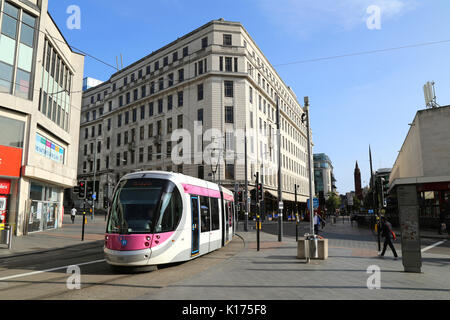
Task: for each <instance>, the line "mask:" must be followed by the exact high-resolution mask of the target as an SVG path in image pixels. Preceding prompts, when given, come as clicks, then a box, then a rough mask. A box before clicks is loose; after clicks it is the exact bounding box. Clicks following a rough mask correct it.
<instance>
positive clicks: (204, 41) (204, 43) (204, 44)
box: [202, 37, 208, 49]
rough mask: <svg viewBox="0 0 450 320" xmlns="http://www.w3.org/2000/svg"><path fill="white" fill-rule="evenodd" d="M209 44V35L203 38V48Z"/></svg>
mask: <svg viewBox="0 0 450 320" xmlns="http://www.w3.org/2000/svg"><path fill="white" fill-rule="evenodd" d="M207 46H208V37H205V38H203V39H202V49H204V48H206V47H207Z"/></svg>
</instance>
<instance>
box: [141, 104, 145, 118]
mask: <svg viewBox="0 0 450 320" xmlns="http://www.w3.org/2000/svg"><path fill="white" fill-rule="evenodd" d="M143 119H145V106H141V120H143Z"/></svg>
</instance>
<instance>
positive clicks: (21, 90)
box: [0, 0, 84, 235]
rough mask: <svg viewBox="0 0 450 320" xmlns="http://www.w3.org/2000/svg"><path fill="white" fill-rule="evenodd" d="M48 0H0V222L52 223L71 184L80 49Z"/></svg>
mask: <svg viewBox="0 0 450 320" xmlns="http://www.w3.org/2000/svg"><path fill="white" fill-rule="evenodd" d="M47 5H48V3H47V1H46V0H39V1H38V0H34V1H31V0H28V1H17V0H8V1H0V9H1V14H0V128H1V134H0V216H1V217H0V218H1V220H2V221H0V223H7V224H10V225H11V226H13V228H14V230H15V234H16V235H22V234H24V233H25V234H26V233H28V232H34V231H41V230H45V229H49V228H57V227H58V226H60V225H61V223H62V210H63V207H62V204H63V194H64V193H63V190H64V188H71V187H73V186H74V185H75V183H76V175H77V159H78V137H79V130H80V107H81V85H82V75H83V67H84V56H82V55H80V54H78V53H75V52H73V51H72V50H71V48H70V46H69V44H68V43H67V42H66V40H65V39H64V36H63V35H62V33H61V31H60V30H59V29H58V27H57V25H56V24H55V22H54V21H53V19H52V18H51V16H50V14H49V13H48V12H47Z"/></svg>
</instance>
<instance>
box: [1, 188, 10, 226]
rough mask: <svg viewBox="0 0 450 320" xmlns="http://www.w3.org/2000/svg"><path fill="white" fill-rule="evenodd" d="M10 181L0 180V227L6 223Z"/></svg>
mask: <svg viewBox="0 0 450 320" xmlns="http://www.w3.org/2000/svg"><path fill="white" fill-rule="evenodd" d="M10 190H11V180H6V179H0V225H3V224H5V223H6V221H7V214H8V201H9V193H10Z"/></svg>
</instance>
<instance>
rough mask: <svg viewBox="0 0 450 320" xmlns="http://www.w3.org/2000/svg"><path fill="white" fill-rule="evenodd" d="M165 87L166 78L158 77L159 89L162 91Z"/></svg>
mask: <svg viewBox="0 0 450 320" xmlns="http://www.w3.org/2000/svg"><path fill="white" fill-rule="evenodd" d="M163 89H164V78H159V79H158V90H159V91H161V90H163Z"/></svg>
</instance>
